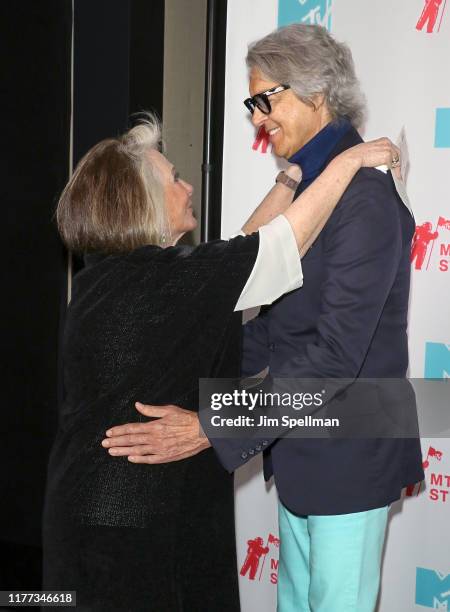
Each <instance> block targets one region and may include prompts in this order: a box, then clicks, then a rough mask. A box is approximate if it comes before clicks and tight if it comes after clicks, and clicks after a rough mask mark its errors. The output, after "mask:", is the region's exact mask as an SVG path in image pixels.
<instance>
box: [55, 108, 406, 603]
mask: <svg viewBox="0 0 450 612" xmlns="http://www.w3.org/2000/svg"><path fill="white" fill-rule="evenodd" d="M159 140H160V132H159V126H158V125H157V123H156V122H155V121H154V120H150V121H149V122H148V123H146V124H142V125H139V126H136V127H135V128H133V129H132V130H130V131H129V132H128V133H127V134H125V135H124V136H122V137H121V138H117V139H110V140H106V141H103V142H101V143H99V144H98V145H96V146H95V147H94V148H93V149H92V150H91V151H89V153H88V154H87V155H86V156H85V158H84V159H83V160H82V161H81V162H80V164H79V165H78V167H77V169H76V171H75V173H74V175H73V177H72V179H71V180H70V182H69V184H68V185H67V187H66V189H65V190H64V192H63V194H62V196H61V199H60V202H59V204H58V212H57V218H58V227H59V231H60V233H61V236H62V238H63V240H64V241H65V243H66V245H67V246H68V248H69V249H72V250H74V251H77V252H79V253H82V254H83V255H84V256H85V261H86V267H85V268H84V269H83V270H82V271H81V272H79V273H78V274H77V275H76V277H75V278H74V282H73V289H72V299H71V303H70V306H69V309H68V314H67V321H66V327H65V332H64V340H63V349H62V350H63V366H64V386H65V397H64V401H63V403H62V405H61V407H60V418H59V430H58V434H57V438H56V441H55V445H54V448H53V451H52V455H51V459H50V465H49V472H48V487H47V497H46V507H45V518H44V588H45V589H47V590H52V589H58V590H74V591H77V608H78V609H79V610H86V611H87V610H93V611H94V610H95V611H97V610H105V611H108V612H110V611H113V610H114V611H116V610H117V611H122V610H123V611H125V610H129V611H131V612H140V611H142V612H144V611H146V612H181V611H183V612H202V611H205V612H214V611H215V610H217V611H219V610H220V612H227V611H230V612H231V611H233V612H234V611H236V612H237V611H238V610H239V595H238V586H237V573H236V556H235V540H234V516H233V514H234V512H233V483H232V478H231V477H230V476H229V475H228V474H227V473H226V472H225V470H223V468H222V467H221V466H220V464H219V463H218V461H217V460H216V459H215V457H214V454H213V451H212V450H211V449H208V450H206V451H205V452H202V453H199V454H196V455H195V456H191V457H187V458H186V459H184V460H182V461H178V462H174V463H168V464H161V465H153V466H148V465H137V464H133V463H132V462H130V461H128V460H127V459H126V458H125V457H121V458H118V459H117V458H116V459H113V458H112V457H110V456H109V455H108V454H107V453H106V452H105V450H104V449H103V448H102V446H101V441H102V439H103V437H104V432H105V430H106V429H108V428H109V427H110V426H111V425H112V424H114V423H117V422H129V421H131V420H133V419H134V414H135V407H134V406H135V402H136V400H137V399H139V400H140V401H144V402H146V403H148V404H177V405H180V406H183V407H184V408H185V409H188V410H196V407H197V405H198V379H199V378H200V377H214V378H218V377H230V378H231V377H236V376H238V375H239V346H240V342H239V334H240V323H241V321H240V315H239V312H238V311H239V310H241V309H243V308H245V307H248V306H251V305H256V304H257V303H268V302H270V301H273V300H274V299H276V297H279V295H281V294H282V293H283V292H284V291H289V290H291V289H293V288H295V287H298V286H300V284H301V282H302V275H301V265H300V258H299V256H298V254H299V253H300V255H302V253H304V252H305V250H306V249H307V248H309V246H310V245H311V243H312V241H313V240H314V239H315V237H316V236H317V235H318V233H319V231H320V230H321V228H322V227H323V225H324V224H325V222H326V220H327V219H328V217H329V215H330V214H331V212H332V210H333V208H334V206H335V205H336V203H337V201H338V200H339V198H340V196H341V194H342V192H343V190H344V189H345V188H346V186H347V185H348V183H349V182H350V180H351V179H352V177H353V176H354V174H355V173H356V171H357V170H358V169H359V168H360V167H361V165H366V166H376V165H379V164H382V163H390V162H391V160H392V157H393V155H394V156H395V155H396V150H395V149H394V148H393V146H392V145H391V143H390V142H389V141H387V140H384V139H383V140H380V141H376V142H374V143H372V144H370V143H369V144H367V145H359V146H358V147H355V149H353V150H350V151H346V152H345V153H344V154H343V155H342V156H339V157H338V158H336V160H334V161H333V162H332V164H330V166H329V167H328V168H327V170H325V172H324V173H323V175H322V176H321V177H320V178H319V179H318V180H317V181H316V182H315V183H314V184H313V185H312V186H311V187H310V188H309V189H308V190H306V191H305V192H304V193H303V194H302V196H300V198H298V200H296V201H295V203H294V204H292V205H291V206H290V207H289V208H288V206H289V204H290V203H291V201H292V193H293V192H292V191H291V190H290V188H289V186H288V185H286V184H284V183H283V182H279V183H277V184H276V186H275V187H274V188H273V189H272V190H271V192H269V194H268V196H267V197H266V198H265V200H264V201H263V203H262V204H261V205H260V207H259V208H258V209H257V210H256V211H255V213H254V215H252V217H251V218H250V220H249V222H248V223H247V224H246V226H244V231H245V232H246V233H250V234H251V235H249V236H245V237H244V236H238V237H236V238H233V239H232V240H229V241H215V242H212V243H209V244H201V245H200V246H198V247H195V248H191V247H181V246H180V247H178V246H175V244H176V242H177V241H178V239H179V238H180V237H181V236H182V235H183V234H184V233H185V232H187V231H190V230H192V229H193V228H194V227H195V225H196V221H195V218H194V216H193V213H192V206H191V196H192V187H191V186H190V185H189V184H188V183H186V182H185V181H183V180H181V179H180V177H179V176H178V174H177V172H176V171H175V169H174V168H173V166H172V164H170V163H169V162H168V160H167V159H165V158H164V156H163V155H162V154H161V153H160V152H159V150H158V147H159ZM288 173H289V174H290V177H291V178H292V179H298V178H299V169H298V168H296V167H293V168H291V169H290V170H289V171H288ZM283 180H284V181H285V182H287V183H289V181H286V180H285V179H283ZM280 213H284V215H283V214H280ZM277 215H278V216H277ZM275 216H277V218H276V219H275V220H274V221H272V222H271V223H270V224H269V225H267V226H266V227H264V228H262V229H261V230H260V231H259V232H255V230H256V229H258V227H259V226H262V225H264V224H265V223H267V222H268V221H269V220H270V219H272V218H273V217H275ZM251 232H255V233H251ZM274 252H276V253H278V255H279V256H278V257H273V256H271V253H274ZM262 269H263V272H261V270H262ZM268 270H269V274H267V272H268ZM264 274H265V275H266V276H269V283H268V285H273V283H272V280H273V278H275V277H277V278H278V285H279V287H278V288H277V291H278V293H277V294H276V295H274V292H273V287H271V286H268V287H267V288H264V287H263V288H261V284H264V283H261V279H262V278H264ZM201 443H202V442H201V441H200V442H199V444H201Z"/></svg>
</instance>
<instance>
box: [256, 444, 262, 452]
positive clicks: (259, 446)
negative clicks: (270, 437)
mask: <svg viewBox="0 0 450 612" xmlns="http://www.w3.org/2000/svg"><path fill="white" fill-rule="evenodd" d="M255 449H256V450H257V451H258V453H259V451H261V450H262V446H261V444H258V445H257V446H255Z"/></svg>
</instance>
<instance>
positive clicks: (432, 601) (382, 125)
mask: <svg viewBox="0 0 450 612" xmlns="http://www.w3.org/2000/svg"><path fill="white" fill-rule="evenodd" d="M448 4H450V0H449V2H448ZM295 22H301V23H309V24H321V25H323V26H325V27H326V28H328V29H329V30H330V31H331V33H332V34H333V35H334V36H335V37H336V38H337V39H338V40H341V41H345V42H347V43H348V45H349V46H350V48H351V50H352V52H353V56H354V60H355V64H356V69H357V74H358V76H359V78H360V80H361V82H362V85H363V89H364V91H365V94H366V96H367V100H368V108H369V117H368V121H367V123H366V125H365V128H364V130H363V132H362V133H363V136H364V138H366V139H371V138H377V137H379V136H389V137H390V138H391V139H392V140H396V138H397V137H398V135H399V134H400V133H401V132H402V130H403V133H404V135H405V138H406V142H407V147H408V150H409V160H410V162H409V172H408V174H407V188H408V193H409V196H410V200H411V202H412V206H413V209H414V214H415V219H416V225H417V229H416V234H415V238H414V242H413V246H412V251H411V266H412V294H411V305H410V327H409V338H410V376H411V377H412V378H448V376H449V373H450V316H449V312H450V308H449V306H450V304H449V302H450V291H449V289H450V195H449V194H450V76H449V75H450V68H449V64H450V7H449V6H448V5H447V0H426V1H425V0H399V1H397V2H392V0H377V2H374V1H373V0H245V1H244V2H243V1H242V0H228V24H227V57H226V92H225V129H224V161H223V200H222V201H223V220H222V235H223V237H228V236H230V235H231V234H233V233H235V231H236V229H237V228H239V227H240V226H241V225H242V223H243V222H244V221H245V219H246V217H247V216H248V215H249V213H250V212H251V211H252V210H253V208H254V207H255V206H256V204H257V203H258V202H259V201H260V200H261V199H262V197H263V196H264V194H265V193H266V191H267V190H268V189H269V188H270V187H271V186H272V184H273V182H274V179H275V176H276V174H277V172H278V171H279V169H280V168H281V167H283V162H282V161H280V160H277V159H276V158H275V157H274V156H273V155H272V153H271V147H270V144H268V142H267V139H266V138H265V134H264V133H259V134H258V133H256V132H255V129H254V127H253V126H252V124H251V121H250V116H249V114H248V112H247V111H246V109H245V107H244V105H243V104H242V101H243V99H244V98H245V97H247V96H248V82H247V70H246V66H245V56H246V52H247V45H248V44H249V43H250V42H252V41H254V40H256V39H258V38H260V37H262V36H264V35H265V34H267V33H269V32H270V31H272V30H273V29H275V28H276V27H278V26H282V25H287V24H289V23H295ZM305 282H308V279H305ZM426 409H427V407H426V406H420V410H426ZM449 411H450V407H449ZM422 449H423V461H424V467H425V473H426V481H425V483H423V484H422V485H421V486H420V487H416V488H414V489H410V490H407V491H405V492H404V495H403V498H402V499H401V500H400V501H399V502H398V503H396V504H394V505H393V507H392V509H391V516H390V522H389V530H388V538H387V545H386V548H385V554H384V563H383V581H382V591H381V597H380V603H379V611H381V612H393V611H394V610H395V611H397V610H398V611H400V610H401V611H402V612H409V611H416V610H426V609H432V610H433V609H434V610H450V440H448V439H446V438H433V439H423V440H422ZM323 486H324V488H326V483H323ZM236 516H237V546H238V561H239V572H240V590H241V602H242V610H243V612H253V611H254V610H256V609H258V610H261V612H273V611H274V610H275V609H276V584H277V574H278V548H279V540H278V526H277V506H276V490H275V487H274V485H273V483H270V484H269V485H266V484H265V483H264V481H263V478H262V473H261V463H260V462H258V460H255V461H253V462H250V464H248V465H246V466H244V467H243V468H242V469H241V470H240V471H239V472H238V475H237V479H236Z"/></svg>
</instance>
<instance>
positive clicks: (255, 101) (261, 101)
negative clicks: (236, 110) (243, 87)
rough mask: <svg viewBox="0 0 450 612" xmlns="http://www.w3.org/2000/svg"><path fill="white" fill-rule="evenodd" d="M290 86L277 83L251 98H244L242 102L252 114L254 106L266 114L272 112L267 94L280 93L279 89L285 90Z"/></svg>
mask: <svg viewBox="0 0 450 612" xmlns="http://www.w3.org/2000/svg"><path fill="white" fill-rule="evenodd" d="M290 88H291V86H290V85H277V86H276V87H272V89H268V90H267V91H263V92H262V93H258V94H256V95H254V96H253V97H251V98H247V99H246V100H244V104H245V106H246V107H247V108H248V110H249V111H250V112H251V114H252V115H253V113H254V112H255V108H257V109H258V110H260V111H261V112H262V113H264V115H268V114H269V113H271V112H272V107H271V106H270V100H269V96H273V94H277V93H280V92H281V91H286V89H290Z"/></svg>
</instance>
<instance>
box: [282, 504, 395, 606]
mask: <svg viewBox="0 0 450 612" xmlns="http://www.w3.org/2000/svg"><path fill="white" fill-rule="evenodd" d="M278 513H279V529H280V562H279V566H278V607H277V610H278V612H373V611H374V610H375V605H376V601H377V595H378V589H379V584H380V567H381V554H382V550H383V542H384V535H385V532H386V522H387V515H388V507H384V508H377V509H376V510H369V511H367V512H355V513H353V514H338V515H333V516H305V517H301V516H296V515H295V514H292V513H291V512H289V510H288V509H287V508H286V507H285V506H283V504H282V503H281V502H279V506H278Z"/></svg>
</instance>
